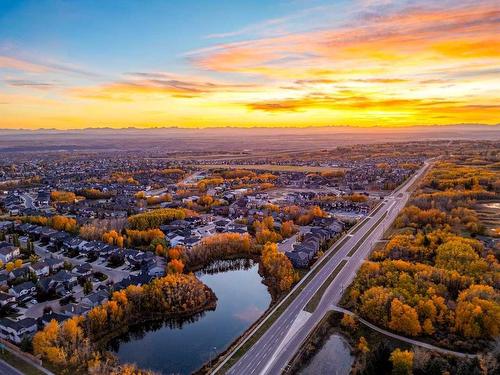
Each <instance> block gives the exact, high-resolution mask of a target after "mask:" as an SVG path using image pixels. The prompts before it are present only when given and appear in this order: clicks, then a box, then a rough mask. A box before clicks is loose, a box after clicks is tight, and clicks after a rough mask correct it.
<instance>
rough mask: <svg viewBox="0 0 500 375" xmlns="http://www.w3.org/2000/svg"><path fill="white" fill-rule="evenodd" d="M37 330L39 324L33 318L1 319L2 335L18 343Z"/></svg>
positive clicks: (0, 332)
mask: <svg viewBox="0 0 500 375" xmlns="http://www.w3.org/2000/svg"><path fill="white" fill-rule="evenodd" d="M36 331H37V324H36V320H35V319H33V318H24V319H20V320H12V319H9V318H2V319H0V337H1V338H3V339H5V340H9V341H12V342H14V343H16V344H20V343H21V342H22V341H23V339H24V338H25V337H31V336H33V335H34V334H35V332H36Z"/></svg>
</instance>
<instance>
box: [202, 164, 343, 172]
mask: <svg viewBox="0 0 500 375" xmlns="http://www.w3.org/2000/svg"><path fill="white" fill-rule="evenodd" d="M197 167H201V168H204V169H252V170H258V171H271V172H272V171H276V172H306V173H319V172H336V171H344V170H345V168H333V167H314V166H308V165H273V164H231V165H228V164H202V165H198V166H197Z"/></svg>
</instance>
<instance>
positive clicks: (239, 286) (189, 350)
mask: <svg viewBox="0 0 500 375" xmlns="http://www.w3.org/2000/svg"><path fill="white" fill-rule="evenodd" d="M198 276H199V278H200V279H201V280H202V281H203V282H204V283H205V284H207V285H208V286H209V287H210V288H211V289H212V290H213V291H214V292H215V294H216V295H217V308H216V309H215V311H207V312H205V313H202V314H198V315H196V316H194V317H191V318H190V319H182V320H179V319H176V320H166V321H156V322H149V323H147V324H141V325H138V326H135V327H132V328H131V329H130V330H129V332H127V333H125V334H123V335H121V336H120V337H119V338H117V339H115V340H112V342H110V344H109V349H110V350H112V351H114V352H115V353H116V354H117V355H118V357H119V358H120V360H121V361H122V362H135V363H137V364H138V365H139V366H140V367H142V368H148V369H152V370H154V371H158V372H161V373H163V374H173V373H176V374H189V373H191V372H193V371H195V370H196V369H198V368H199V367H201V366H202V365H203V363H205V362H206V361H208V360H209V359H210V358H214V357H215V355H216V354H217V353H218V352H221V351H223V350H224V349H225V348H226V347H227V346H228V345H229V344H230V343H231V342H232V341H233V340H234V339H235V338H237V337H238V336H239V335H241V334H242V333H243V332H244V331H245V330H246V329H247V328H248V327H249V326H250V325H251V324H252V323H253V322H254V321H255V320H256V319H257V318H258V317H259V316H260V315H261V314H262V313H263V312H264V311H265V310H266V309H267V308H268V307H269V304H270V302H271V296H270V295H269V293H268V291H267V288H266V286H265V285H264V284H262V279H261V277H260V275H259V273H258V264H257V263H255V262H254V261H252V260H248V259H237V260H233V261H219V262H214V263H213V264H211V265H210V266H209V267H207V268H206V269H204V270H203V272H199V273H198ZM214 348H216V349H214Z"/></svg>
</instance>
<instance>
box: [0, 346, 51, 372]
mask: <svg viewBox="0 0 500 375" xmlns="http://www.w3.org/2000/svg"><path fill="white" fill-rule="evenodd" d="M0 359H3V360H4V361H5V362H7V363H8V364H9V365H11V366H12V367H14V368H16V369H17V370H19V371H20V372H22V373H23V374H26V375H45V374H44V373H43V372H41V371H40V370H38V369H37V368H35V367H33V366H32V365H30V364H29V363H28V362H25V361H23V360H22V359H21V358H19V357H17V356H15V355H14V354H12V353H10V352H9V351H7V350H0Z"/></svg>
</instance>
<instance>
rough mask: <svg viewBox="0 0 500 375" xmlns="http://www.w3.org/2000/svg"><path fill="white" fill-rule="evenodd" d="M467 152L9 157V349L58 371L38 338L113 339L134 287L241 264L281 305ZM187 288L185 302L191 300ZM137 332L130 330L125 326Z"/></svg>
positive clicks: (384, 147)
mask: <svg viewBox="0 0 500 375" xmlns="http://www.w3.org/2000/svg"><path fill="white" fill-rule="evenodd" d="M483 143H484V145H483V147H492V146H493V145H492V144H491V143H488V142H483ZM466 145H467V143H466V142H460V141H456V142H453V143H452V142H434V143H425V144H424V143H419V142H412V143H405V144H397V143H384V144H374V145H355V146H343V147H336V148H334V149H331V150H318V151H314V152H313V151H311V152H302V151H301V152H289V151H284V152H277V153H276V154H275V155H273V156H260V157H257V158H253V157H251V156H244V157H241V155H239V156H238V157H234V156H232V155H231V154H228V155H224V153H216V152H214V153H207V154H206V155H198V154H192V155H189V153H187V154H186V153H180V154H171V155H169V156H168V157H165V156H163V155H162V154H161V153H159V152H140V153H139V152H132V151H130V152H98V153H87V152H82V153H78V152H74V153H71V154H67V153H64V152H47V153H45V154H44V153H37V154H36V155H33V154H30V153H19V154H7V155H4V156H3V157H2V161H1V164H0V207H1V208H0V213H1V217H0V269H1V270H0V289H1V291H0V316H1V317H0V338H3V339H5V340H8V341H10V342H12V343H14V344H16V345H18V346H19V347H20V348H22V349H23V350H27V351H31V352H33V350H34V351H35V354H36V355H38V358H40V357H41V358H44V357H45V359H46V360H47V361H49V362H50V361H53V358H51V357H50V354H47V353H45V352H44V350H45V349H44V348H40V347H37V338H36V337H37V336H35V334H36V333H37V332H44V331H46V330H47V327H48V326H49V325H50V324H56V325H61V326H62V327H64V325H65V324H66V323H65V322H68V321H75V319H76V318H78V319H84V320H85V321H86V323H85V324H84V327H87V328H85V330H86V332H85V333H82V334H85V335H87V336H88V337H91V338H92V337H94V338H95V339H96V340H97V339H98V338H100V337H101V336H99V335H97V334H96V332H94V331H95V330H96V329H97V328H94V326H95V325H98V324H102V326H101V330H102V331H103V332H108V333H111V332H112V331H113V329H114V328H110V327H109V325H113V324H115V323H112V322H108V323H106V322H105V321H103V322H100V323H99V318H98V313H99V311H108V312H107V314H108V315H109V314H111V312H110V310H109V309H110V306H112V305H111V304H112V303H114V304H116V303H117V301H119V298H126V299H130V298H132V297H131V295H132V294H133V293H137V292H134V291H135V290H136V289H133V288H141V289H140V290H141V293H142V290H143V289H142V288H150V285H157V284H155V280H156V279H163V278H168V277H175V278H177V279H175V283H179V284H182V283H188V281H189V283H194V282H197V283H200V282H199V281H198V280H196V279H194V280H188V281H186V280H184V279H182V277H185V278H190V277H194V276H193V274H192V272H195V275H199V274H200V272H201V273H203V272H219V271H220V272H223V271H224V270H225V269H231V267H232V266H231V264H230V262H231V261H235V260H238V259H242V258H246V259H250V260H253V261H254V262H256V263H258V264H259V268H258V269H259V274H260V275H261V276H262V278H263V279H262V280H263V283H264V284H265V285H266V287H267V289H268V291H269V293H270V295H271V299H272V302H271V306H273V304H276V303H277V302H279V301H281V300H282V298H283V297H284V296H285V295H286V294H287V293H288V292H289V290H290V289H291V288H292V287H293V285H295V284H296V283H297V282H298V281H299V280H301V277H302V275H306V274H307V272H308V270H309V269H311V267H312V266H314V265H315V263H317V262H318V260H319V259H322V257H324V256H325V253H327V252H328V251H329V250H330V249H331V248H332V246H335V244H337V243H339V240H340V239H341V238H343V236H344V235H345V234H346V232H349V231H350V229H351V228H353V227H356V226H360V225H362V224H363V223H364V222H368V221H369V219H371V218H372V217H375V216H376V212H377V211H378V210H380V209H381V208H382V206H383V205H384V203H385V202H386V201H387V200H388V199H389V198H390V197H391V196H392V194H393V192H394V191H397V190H398V189H400V187H401V186H403V185H404V184H408V183H409V181H410V179H411V178H412V177H414V176H415V174H416V173H417V171H419V170H421V169H422V168H424V165H425V164H424V163H426V162H427V161H428V160H431V159H433V158H439V157H441V156H442V155H443V153H442V150H443V149H446V153H447V154H448V155H450V154H452V153H454V152H456V151H457V150H460V149H461V148H463V147H466ZM467 147H470V145H469V146H467ZM475 147H479V146H475ZM496 151H498V149H497V150H496ZM360 155H363V156H362V157H360ZM422 170H423V169H422ZM401 196H402V195H401ZM403 203H404V202H403ZM401 207H402V206H401ZM381 212H382V211H381ZM395 214H397V212H396V213H395ZM379 222H380V220H379V221H378V222H377V223H379ZM351 236H352V234H351ZM365 237H366V236H365ZM347 238H349V237H347ZM340 245H342V244H340ZM489 246H494V245H492V244H491V243H490V244H489ZM228 262H229V263H228ZM233 266H234V265H233ZM227 267H229V268H227ZM169 282H173V281H169ZM176 285H177V284H176ZM200 285H202V284H201V283H200ZM170 287H172V288H173V286H171V285H170ZM198 287H201V286H198V285H196V286H193V288H195V289H196V288H198ZM190 288H191V287H189V290H190V291H189V292H187V291H182V290H179V291H175V292H174V293H190V294H189V295H191V294H192V293H193V290H192V289H190ZM202 289H203V288H202ZM202 289H200V290H202ZM196 290H197V289H196ZM144 293H146V292H144ZM203 293H205V297H206V300H205V299H202V300H197V302H196V303H194V302H193V304H192V305H190V304H189V303H188V305H189V306H190V307H186V306H184V305H183V306H184V307H183V308H182V309H181V310H179V309H178V308H177V307H176V306H174V305H172V304H169V305H168V306H169V309H170V310H167V311H164V312H163V313H161V314H163V315H164V316H163V317H164V318H172V317H179V316H183V317H185V316H189V315H190V314H195V313H199V312H200V311H203V310H205V309H207V310H210V309H214V308H215V305H216V304H217V302H216V300H217V297H216V296H217V293H215V295H212V294H213V293H212V294H210V293H209V292H208V291H205V292H202V294H203ZM207 293H208V294H207ZM120 296H122V297H120ZM205 297H203V298H205ZM183 298H186V297H185V296H183V297H181V300H182V299H183ZM200 298H201V297H200ZM122 308H125V307H123V306H122ZM99 309H104V310H99ZM155 314H156V315H154V317H158V314H160V312H155ZM117 319H118V318H117ZM120 319H125V318H120ZM144 319H148V318H147V317H144ZM151 319H153V316H151ZM255 319H257V317H255ZM251 323H253V321H249V323H248V325H247V326H246V328H249V327H250V326H251ZM130 324H134V322H133V321H130V322H128V321H126V319H125V320H122V321H121V322H120V325H116V327H123V326H128V325H130ZM239 333H240V334H241V333H242V332H239ZM37 335H38V334H37ZM34 336H35V338H33V337H34ZM236 338H237V337H236V336H234V337H233V339H236ZM44 345H47V344H44ZM225 346H226V347H230V346H231V341H228V342H226V343H225ZM223 349H224V347H222V348H219V349H218V350H217V351H218V352H220V351H222V350H223ZM92 350H97V349H94V348H92ZM44 353H45V354H44ZM68 354H69V353H68ZM203 364H204V361H201V362H199V363H195V364H194V365H193V366H194V367H195V368H196V367H201V366H202V365H203ZM57 366H59V365H58V364H57V362H56V363H55V364H53V367H52V368H57ZM79 366H87V365H86V364H85V365H82V364H80V365H79ZM240 373H242V372H240Z"/></svg>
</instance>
